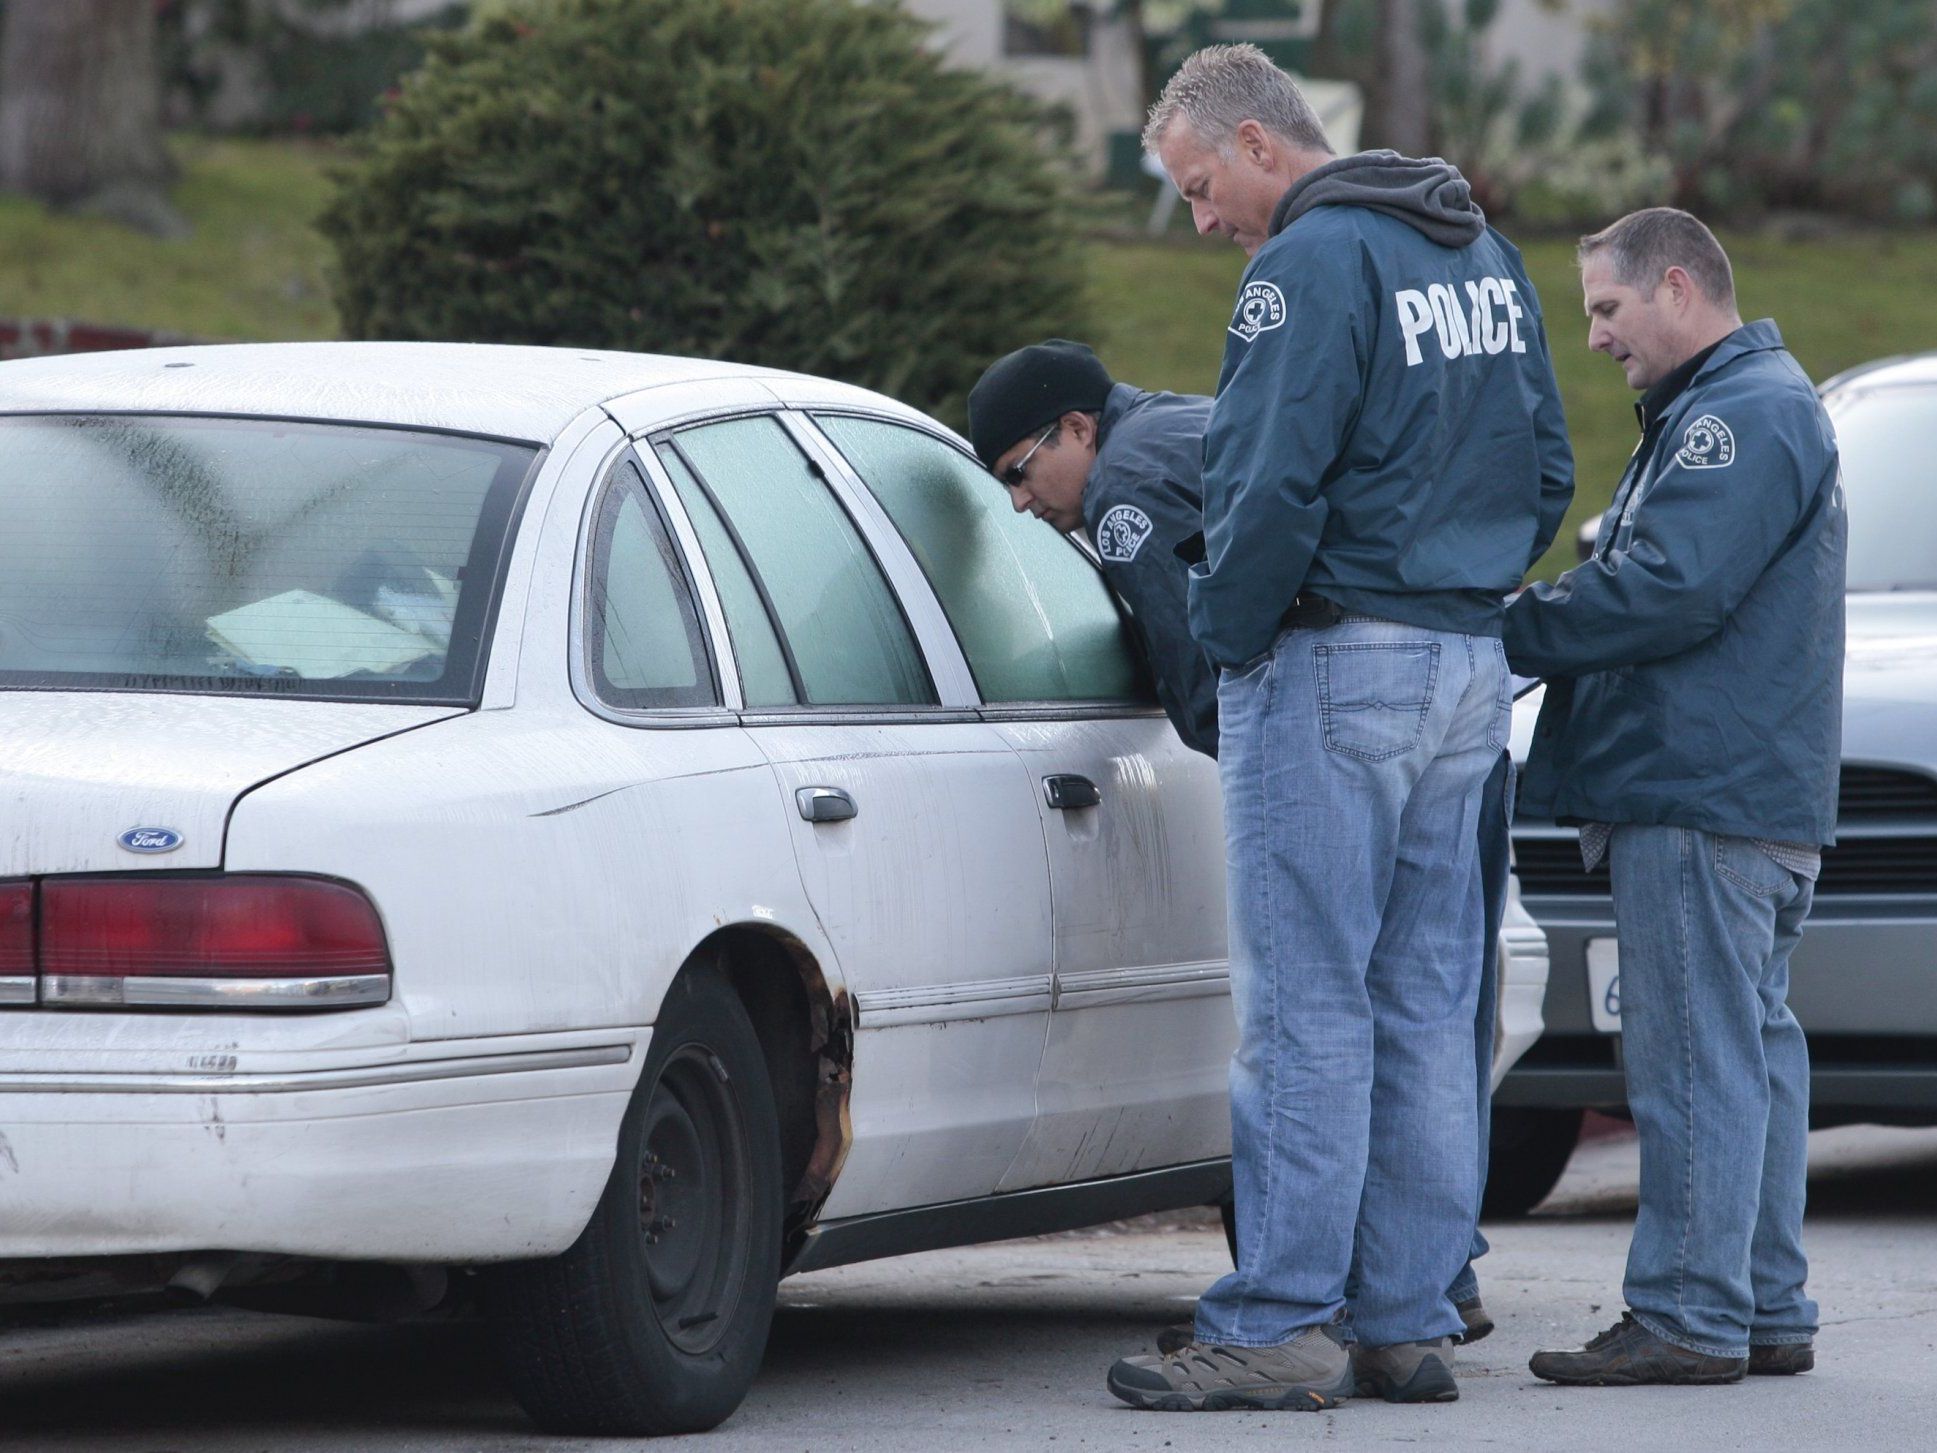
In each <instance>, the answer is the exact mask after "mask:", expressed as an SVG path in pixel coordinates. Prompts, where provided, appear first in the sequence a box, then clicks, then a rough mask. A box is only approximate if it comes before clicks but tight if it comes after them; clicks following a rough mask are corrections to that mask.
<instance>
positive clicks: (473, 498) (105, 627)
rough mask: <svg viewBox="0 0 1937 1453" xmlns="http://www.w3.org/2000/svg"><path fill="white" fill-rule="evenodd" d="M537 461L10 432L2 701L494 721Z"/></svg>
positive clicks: (119, 424) (349, 441)
mask: <svg viewBox="0 0 1937 1453" xmlns="http://www.w3.org/2000/svg"><path fill="white" fill-rule="evenodd" d="M536 453H537V451H536V450H534V449H532V448H530V447H529V446H524V445H517V444H508V443H503V442H499V441H495V440H488V439H475V438H469V437H463V436H457V435H442V434H430V433H422V432H417V431H410V430H401V429H380V428H359V427H348V426H341V425H330V424H306V423H282V422H267V421H260V420H238V419H214V418H181V417H169V418H137V417H127V416H102V417H76V416H58V417H56V416H44V417H19V416H16V417H10V418H0V519H4V520H5V522H6V524H5V528H4V529H0V687H8V686H11V687H37V688H42V689H49V688H52V689H85V688H119V689H124V690H144V689H145V690H165V691H199V692H255V693H261V692H268V693H284V694H289V695H299V696H324V697H332V698H343V699H349V700H366V701H414V702H436V703H463V702H470V701H474V700H475V699H476V696H477V691H478V686H479V679H478V678H479V676H480V674H481V669H482V658H483V650H482V642H483V641H484V639H485V636H486V634H487V632H488V629H489V623H490V620H491V616H492V608H493V605H494V602H495V596H496V592H497V584H498V574H499V570H500V565H501V561H502V558H503V554H504V547H505V544H506V541H507V539H508V535H509V530H510V525H511V522H512V519H513V516H514V514H515V511H516V506H517V503H518V500H519V498H520V495H521V493H522V485H523V481H524V480H525V478H526V476H527V475H528V474H529V472H530V469H531V464H532V460H533V458H534V457H535V455H536Z"/></svg>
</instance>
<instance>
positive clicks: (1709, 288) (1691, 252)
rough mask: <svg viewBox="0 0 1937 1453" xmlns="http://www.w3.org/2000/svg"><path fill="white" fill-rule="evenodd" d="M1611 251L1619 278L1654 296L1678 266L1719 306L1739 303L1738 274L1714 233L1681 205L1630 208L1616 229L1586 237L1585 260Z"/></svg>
mask: <svg viewBox="0 0 1937 1453" xmlns="http://www.w3.org/2000/svg"><path fill="white" fill-rule="evenodd" d="M1603 252H1604V253H1606V254H1607V256H1608V260H1609V261H1610V262H1612V263H1613V264H1614V280H1615V281H1616V282H1618V283H1620V284H1621V285H1622V286H1623V287H1629V288H1634V289H1636V290H1637V291H1639V292H1640V294H1641V295H1642V296H1643V297H1644V298H1652V297H1653V296H1654V292H1655V289H1656V288H1657V287H1659V286H1660V285H1661V280H1662V278H1663V277H1664V276H1666V275H1667V272H1668V269H1669V268H1671V267H1678V268H1680V269H1681V270H1682V271H1683V272H1685V273H1687V274H1688V275H1689V277H1691V278H1693V279H1694V280H1695V286H1696V287H1698V288H1700V289H1701V291H1702V295H1703V296H1704V297H1706V298H1707V299H1708V300H1709V301H1710V302H1711V303H1714V304H1716V305H1718V306H1720V307H1724V308H1732V307H1734V306H1735V274H1734V273H1733V272H1732V271H1731V270H1730V268H1729V255H1728V254H1727V253H1726V252H1724V251H1722V244H1721V243H1719V242H1717V241H1716V240H1715V234H1714V233H1713V232H1710V231H1709V230H1708V228H1707V227H1705V226H1704V225H1703V224H1702V221H1701V219H1700V218H1699V217H1695V216H1691V215H1690V214H1689V213H1687V212H1684V211H1682V210H1681V209H1680V208H1678V207H1649V208H1646V209H1645V210H1643V211H1640V212H1630V213H1628V215H1627V216H1625V217H1623V218H1622V219H1621V220H1620V221H1619V222H1616V223H1615V224H1614V225H1613V226H1611V227H1604V228H1602V229H1601V230H1600V231H1599V232H1596V233H1594V234H1593V235H1592V236H1589V237H1583V238H1582V239H1581V246H1580V261H1581V262H1582V263H1585V262H1586V261H1587V259H1588V258H1590V257H1594V256H1596V255H1597V254H1599V253H1603Z"/></svg>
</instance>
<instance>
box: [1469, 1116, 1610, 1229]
mask: <svg viewBox="0 0 1937 1453" xmlns="http://www.w3.org/2000/svg"><path fill="white" fill-rule="evenodd" d="M1585 1113H1586V1112H1585V1111H1582V1110H1578V1109H1573V1110H1549V1109H1539V1108H1534V1107H1531V1106H1525V1105H1496V1106H1495V1107H1494V1109H1493V1139H1492V1142H1491V1145H1490V1148H1489V1150H1488V1155H1487V1173H1486V1195H1485V1197H1484V1198H1483V1199H1482V1200H1481V1202H1480V1214H1481V1215H1482V1216H1485V1217H1488V1218H1490V1219H1493V1220H1499V1219H1502V1218H1507V1219H1511V1218H1517V1217H1520V1216H1524V1215H1526V1214H1527V1212H1529V1211H1531V1210H1532V1209H1533V1208H1534V1207H1535V1206H1537V1205H1539V1204H1540V1203H1541V1202H1542V1201H1544V1200H1546V1199H1547V1196H1548V1193H1549V1192H1551V1191H1552V1190H1553V1188H1554V1187H1555V1186H1556V1185H1558V1184H1559V1183H1560V1177H1561V1173H1562V1172H1563V1171H1565V1170H1566V1169H1567V1162H1568V1160H1569V1159H1570V1158H1571V1157H1572V1156H1573V1154H1574V1144H1575V1142H1576V1141H1578V1140H1579V1139H1580V1138H1581V1117H1582V1116H1583V1115H1584V1114H1585Z"/></svg>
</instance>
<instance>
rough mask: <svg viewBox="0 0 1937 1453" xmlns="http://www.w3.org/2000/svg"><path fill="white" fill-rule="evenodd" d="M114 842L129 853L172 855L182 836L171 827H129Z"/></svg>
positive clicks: (180, 842)
mask: <svg viewBox="0 0 1937 1453" xmlns="http://www.w3.org/2000/svg"><path fill="white" fill-rule="evenodd" d="M115 841H117V842H119V843H120V844H121V846H122V847H124V848H126V849H127V850H128V851H129V852H131V853H172V852H174V851H175V849H176V848H178V847H180V846H181V845H182V835H181V834H180V833H178V832H176V831H175V829H174V828H172V827H131V828H129V829H128V830H127V831H126V832H124V833H122V834H121V836H120V837H119V838H117V839H115Z"/></svg>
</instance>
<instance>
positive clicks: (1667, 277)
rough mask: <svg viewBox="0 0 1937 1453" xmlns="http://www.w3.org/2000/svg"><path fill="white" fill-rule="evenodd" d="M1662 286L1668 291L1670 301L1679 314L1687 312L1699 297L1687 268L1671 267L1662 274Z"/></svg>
mask: <svg viewBox="0 0 1937 1453" xmlns="http://www.w3.org/2000/svg"><path fill="white" fill-rule="evenodd" d="M1661 285H1662V286H1663V287H1665V288H1666V289H1668V301H1669V303H1670V304H1671V305H1672V306H1673V308H1674V310H1675V311H1676V312H1677V313H1685V312H1687V311H1688V309H1689V307H1690V305H1692V304H1693V303H1694V301H1695V298H1696V296H1697V294H1696V292H1695V280H1694V279H1693V278H1692V277H1690V276H1689V275H1688V270H1687V269H1686V268H1681V267H1675V266H1672V265H1671V266H1670V267H1669V269H1668V271H1667V272H1665V273H1663V274H1662V276H1661Z"/></svg>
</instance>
